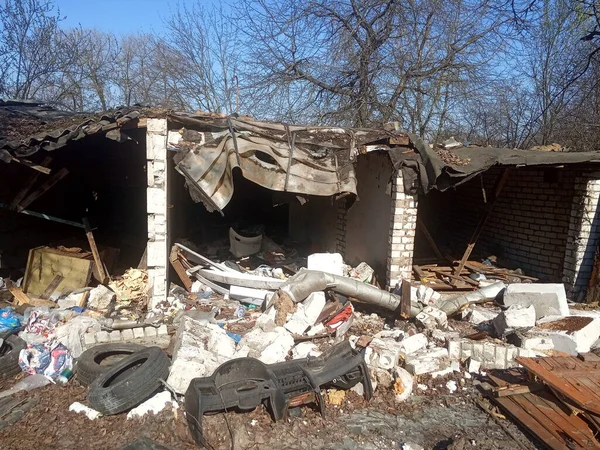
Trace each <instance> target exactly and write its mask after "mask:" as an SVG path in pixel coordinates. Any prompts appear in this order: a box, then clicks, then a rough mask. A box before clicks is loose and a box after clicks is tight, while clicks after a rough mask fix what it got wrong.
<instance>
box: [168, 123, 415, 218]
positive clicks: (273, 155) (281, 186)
mask: <svg viewBox="0 0 600 450" xmlns="http://www.w3.org/2000/svg"><path fill="white" fill-rule="evenodd" d="M169 119H170V120H171V121H172V122H173V121H177V122H179V123H181V124H182V125H184V126H187V127H194V128H197V129H203V130H206V129H209V130H212V131H211V132H210V133H207V134H205V135H204V136H203V137H202V139H201V140H199V141H198V139H200V138H199V137H198V136H194V135H193V134H192V135H191V136H190V137H189V138H188V139H187V140H186V133H185V132H183V134H182V137H183V140H182V141H180V143H179V144H178V145H179V147H178V149H179V152H178V154H177V156H176V157H175V162H176V163H177V166H176V168H177V170H178V171H179V172H180V173H181V174H182V175H183V176H184V177H185V178H186V182H187V186H188V189H189V192H190V194H191V196H192V198H193V199H194V200H195V201H201V202H202V203H204V204H205V206H206V207H207V208H208V209H209V210H210V211H215V210H216V211H222V209H223V208H224V207H225V206H226V205H227V204H228V203H229V201H230V200H231V197H232V196H233V190H234V186H233V174H232V171H233V169H235V168H238V169H240V170H241V173H242V175H243V176H244V177H245V178H247V179H248V180H250V181H252V182H254V183H256V184H259V185H261V186H263V187H266V188H268V189H271V190H274V191H280V192H291V193H296V194H306V195H318V196H332V195H338V194H353V195H354V196H356V194H357V187H356V185H357V181H356V173H355V170H354V164H353V162H354V159H355V157H356V155H357V154H358V153H359V152H360V151H365V146H366V145H370V144H373V143H375V142H377V143H380V144H382V145H383V148H384V149H387V148H388V144H389V142H390V138H394V137H398V136H397V135H400V134H399V133H396V132H392V131H385V130H365V129H349V128H331V127H328V128H327V127H306V126H295V125H287V124H281V123H271V122H259V121H256V120H252V119H249V118H241V117H233V116H229V117H215V116H199V115H185V114H180V113H178V114H172V115H170V116H169ZM402 136H404V137H406V136H405V135H402ZM194 140H196V142H194Z"/></svg>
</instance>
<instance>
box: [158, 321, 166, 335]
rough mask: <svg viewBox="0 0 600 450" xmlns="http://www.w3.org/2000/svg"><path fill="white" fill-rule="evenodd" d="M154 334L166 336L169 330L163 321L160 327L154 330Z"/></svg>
mask: <svg viewBox="0 0 600 450" xmlns="http://www.w3.org/2000/svg"><path fill="white" fill-rule="evenodd" d="M156 334H157V335H158V336H166V335H168V334H169V331H168V330H167V325H166V324H164V323H163V324H162V325H161V326H160V327H158V329H157V330H156Z"/></svg>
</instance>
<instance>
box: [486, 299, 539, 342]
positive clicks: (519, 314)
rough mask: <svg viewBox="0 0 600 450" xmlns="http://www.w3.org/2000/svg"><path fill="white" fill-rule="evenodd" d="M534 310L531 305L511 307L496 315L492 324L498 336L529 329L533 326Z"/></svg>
mask: <svg viewBox="0 0 600 450" xmlns="http://www.w3.org/2000/svg"><path fill="white" fill-rule="evenodd" d="M535 316H536V312H535V308H534V306H533V305H529V306H523V305H518V304H515V305H511V306H509V307H508V309H506V310H505V311H502V312H501V313H500V314H498V315H497V316H496V317H495V318H494V320H492V324H493V325H494V329H495V330H496V333H497V334H498V336H504V335H505V334H506V333H507V332H508V331H510V330H519V329H522V328H531V327H533V326H535Z"/></svg>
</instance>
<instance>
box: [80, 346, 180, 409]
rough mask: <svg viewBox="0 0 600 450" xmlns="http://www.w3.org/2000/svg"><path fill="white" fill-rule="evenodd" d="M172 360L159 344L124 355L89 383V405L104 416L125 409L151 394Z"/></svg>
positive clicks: (165, 376) (165, 374) (163, 377)
mask: <svg viewBox="0 0 600 450" xmlns="http://www.w3.org/2000/svg"><path fill="white" fill-rule="evenodd" d="M170 365H171V361H170V360H169V357H168V356H167V354H166V353H165V352H163V351H162V350H161V349H160V348H158V347H148V348H145V349H144V350H140V351H138V352H135V353H133V354H131V355H129V356H126V357H125V358H123V359H122V360H121V361H119V362H118V363H116V364H114V365H113V366H112V367H111V368H110V369H108V370H107V371H106V372H103V373H102V374H100V376H98V378H96V379H95V380H94V382H93V383H92V384H91V385H90V390H89V392H88V397H87V398H88V400H89V402H90V406H91V407H92V408H94V409H95V410H96V411H100V412H101V413H102V414H104V415H111V414H119V413H122V412H125V411H127V410H129V409H131V408H133V407H135V406H137V405H139V404H140V403H142V402H144V401H145V400H147V399H148V398H150V397H151V396H152V394H154V393H155V392H157V391H158V389H159V388H160V387H161V386H162V383H161V381H160V380H161V379H162V380H166V379H167V376H168V375H169V366H170Z"/></svg>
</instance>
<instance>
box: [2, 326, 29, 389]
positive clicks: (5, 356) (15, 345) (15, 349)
mask: <svg viewBox="0 0 600 450" xmlns="http://www.w3.org/2000/svg"><path fill="white" fill-rule="evenodd" d="M25 347H27V342H25V341H24V340H23V339H21V338H20V337H18V336H15V335H12V336H8V337H7V338H6V339H4V342H3V343H2V347H0V378H7V377H13V376H15V375H18V374H19V373H21V366H19V353H21V350H23V349H24V348H25Z"/></svg>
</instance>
